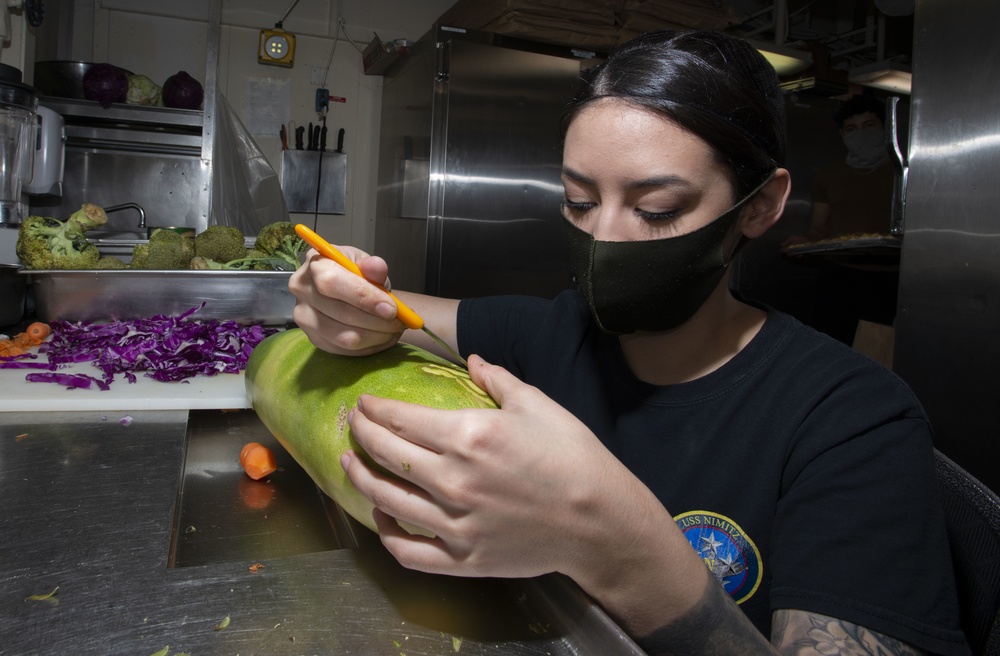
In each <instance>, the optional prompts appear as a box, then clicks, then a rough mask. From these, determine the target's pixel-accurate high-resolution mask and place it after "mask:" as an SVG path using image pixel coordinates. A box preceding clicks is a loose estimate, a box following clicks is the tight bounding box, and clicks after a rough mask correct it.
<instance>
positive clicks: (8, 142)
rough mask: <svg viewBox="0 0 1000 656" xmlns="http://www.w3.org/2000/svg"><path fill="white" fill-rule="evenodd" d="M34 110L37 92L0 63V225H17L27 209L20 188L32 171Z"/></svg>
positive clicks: (13, 70)
mask: <svg viewBox="0 0 1000 656" xmlns="http://www.w3.org/2000/svg"><path fill="white" fill-rule="evenodd" d="M37 110H38V92H37V91H35V89H33V88H32V87H30V86H28V85H27V84H24V83H22V82H21V72H20V71H19V70H17V69H16V68H13V67H11V66H6V65H2V64H0V226H12V225H19V224H20V223H21V220H22V219H24V216H25V213H26V211H27V204H26V203H24V202H23V201H22V199H21V192H22V187H23V186H24V185H25V184H26V183H29V182H31V179H32V175H33V167H34V151H35V148H34V146H35V125H36V121H37V118H36V116H37Z"/></svg>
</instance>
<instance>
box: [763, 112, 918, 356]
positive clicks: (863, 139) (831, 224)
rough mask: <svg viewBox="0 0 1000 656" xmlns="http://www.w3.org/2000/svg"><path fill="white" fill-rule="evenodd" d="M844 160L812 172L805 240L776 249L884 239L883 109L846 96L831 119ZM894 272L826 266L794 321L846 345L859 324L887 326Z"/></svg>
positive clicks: (887, 209)
mask: <svg viewBox="0 0 1000 656" xmlns="http://www.w3.org/2000/svg"><path fill="white" fill-rule="evenodd" d="M834 121H835V122H836V123H837V126H838V129H839V131H840V136H841V138H842V139H843V142H844V146H845V148H846V149H847V154H846V157H845V158H844V159H843V160H841V161H837V162H834V163H833V164H831V165H829V166H827V167H826V168H824V169H822V170H820V171H819V172H818V173H817V174H816V179H815V181H814V184H813V198H812V201H813V206H812V214H811V216H810V219H809V228H808V229H807V231H806V233H805V234H802V235H792V236H791V237H789V238H788V239H786V240H785V241H784V242H783V243H782V245H781V246H782V248H788V247H790V246H796V245H799V244H804V243H809V242H813V241H819V240H821V239H828V238H833V237H844V236H860V235H862V234H866V235H872V234H879V235H888V234H889V227H890V223H891V220H892V189H893V185H894V176H895V170H894V168H893V166H892V162H891V160H890V156H889V150H888V148H887V147H886V143H885V106H884V104H883V103H882V102H880V101H879V100H877V99H875V98H874V97H873V96H866V95H861V96H852V97H851V98H850V99H849V100H847V101H846V102H844V104H843V105H841V107H840V108H839V109H838V110H837V112H836V113H835V114H834ZM898 286H899V275H898V273H897V272H896V271H889V270H875V269H849V268H846V267H841V266H837V265H830V266H828V267H826V268H824V269H822V270H821V271H819V273H818V274H817V282H816V292H815V295H814V298H813V299H812V300H813V302H814V304H813V305H812V307H810V308H807V309H804V310H803V311H802V313H801V314H800V315H799V316H800V318H801V319H802V320H803V321H805V322H806V323H808V324H809V325H811V326H813V327H814V328H817V329H819V330H822V331H823V332H826V333H827V334H829V335H831V336H832V337H834V338H836V339H838V340H840V341H842V342H844V343H846V344H850V343H852V341H853V340H854V337H855V331H856V329H857V326H858V322H859V321H860V320H865V321H871V322H874V323H878V324H884V325H892V323H893V321H894V319H895V316H896V304H897V296H898V293H897V292H898Z"/></svg>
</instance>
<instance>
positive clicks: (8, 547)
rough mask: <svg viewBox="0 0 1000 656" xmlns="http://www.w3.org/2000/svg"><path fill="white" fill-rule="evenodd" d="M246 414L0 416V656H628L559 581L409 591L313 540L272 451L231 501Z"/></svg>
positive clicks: (364, 536) (306, 509) (319, 513)
mask: <svg viewBox="0 0 1000 656" xmlns="http://www.w3.org/2000/svg"><path fill="white" fill-rule="evenodd" d="M249 415H250V416H249V417H248V416H247V411H244V412H243V413H222V412H219V411H197V412H192V413H189V412H188V411H145V412H134V413H128V414H126V413H123V412H114V413H110V412H101V411H94V412H79V413H76V412H72V413H71V412H65V413H38V412H30V413H17V412H7V413H0V499H2V504H3V510H2V513H0V654H2V655H7V654H10V655H14V654H17V655H21V654H51V653H73V654H78V655H82V654H102V655H103V654H128V655H130V656H135V655H137V654H138V655H143V654H153V653H155V652H157V651H159V650H161V649H162V648H164V647H166V646H168V645H169V647H170V653H171V654H176V653H180V652H187V653H189V654H193V655H196V656H202V655H204V654H244V655H246V654H364V655H367V654H376V655H377V654H387V655H391V656H399V655H401V654H406V655H407V656H414V655H417V654H453V653H456V652H458V653H460V654H461V655H463V656H468V655H470V654H472V655H475V654H524V655H529V654H539V655H542V654H602V655H608V656H611V655H614V654H641V653H642V652H641V651H640V650H638V648H637V647H635V645H634V644H633V643H632V642H631V641H630V640H629V639H628V637H627V636H625V635H624V634H623V633H622V632H621V631H620V630H619V629H618V628H617V627H616V626H615V625H614V624H613V623H612V622H611V621H610V620H609V619H608V618H607V616H605V615H604V614H603V613H602V612H601V611H600V609H598V608H597V607H596V606H595V605H593V604H592V603H591V602H590V601H589V600H588V599H587V598H586V597H585V596H584V595H582V594H581V593H580V591H579V589H578V588H576V587H575V586H574V585H573V584H571V583H569V582H567V581H565V580H564V579H562V578H558V577H554V576H553V577H542V578H539V579H533V580H512V581H505V580H493V579H485V580H484V579H460V578H452V577H445V576H434V575H428V574H422V573H418V572H412V571H409V570H405V569H403V568H402V567H400V566H399V564H398V563H396V562H395V560H394V559H393V558H392V557H391V556H389V555H388V553H387V552H385V550H384V549H383V548H382V547H381V545H380V544H379V543H378V541H377V540H372V539H371V538H372V537H373V536H372V535H371V534H370V533H366V532H365V529H360V533H359V534H358V535H357V536H355V537H354V538H350V535H351V531H352V530H354V529H351V528H350V527H348V528H349V530H348V531H347V532H346V533H344V532H343V530H342V529H343V527H340V529H337V528H336V527H334V528H333V532H334V533H338V534H340V535H339V537H336V538H330V537H329V536H324V534H323V531H324V521H323V517H324V513H330V509H329V504H327V502H326V501H324V500H322V499H319V498H318V497H317V494H318V493H317V491H316V490H315V489H314V488H312V487H310V486H308V485H305V486H303V485H302V484H301V477H302V476H304V473H303V472H302V471H301V469H299V468H298V466H297V465H296V464H295V463H294V462H292V461H290V459H288V457H287V455H286V454H284V453H283V452H281V451H280V450H276V455H278V457H279V466H280V467H281V469H279V472H278V473H277V474H278V475H273V476H272V477H271V478H273V479H274V480H273V481H270V482H264V483H260V485H264V486H271V487H264V488H257V489H253V488H250V489H245V488H246V484H247V483H246V482H247V481H249V479H247V478H246V477H245V476H243V475H242V474H241V472H240V470H239V468H238V467H239V466H238V463H235V462H234V458H233V446H234V445H238V444H242V443H243V442H245V441H249V440H251V439H255V440H266V439H268V438H269V437H270V436H269V435H266V434H262V433H261V432H260V430H259V428H258V427H257V426H258V425H259V422H258V423H257V424H255V423H254V422H255V420H256V417H254V416H252V413H249ZM129 418H131V422H130V421H129ZM278 449H280V447H278ZM236 453H238V449H237V450H236ZM295 481H298V482H295ZM241 482H242V485H243V488H241ZM310 499H311V500H310ZM328 516H329V517H331V518H333V519H332V520H331V523H330V526H333V525H334V524H336V523H337V521H340V520H337V519H336V517H337V514H336V513H335V512H334V513H331V514H329V515H328ZM340 519H341V520H342V519H343V518H340ZM343 535H347V536H348V538H350V539H348V540H347V542H348V543H351V544H347V548H338V547H344V546H345V545H344V544H342V538H343ZM352 542H353V543H352ZM257 563H259V564H260V565H262V567H259V568H254V567H253V566H254V565H255V564H257ZM254 570H256V571H254ZM53 590H57V591H56V592H55V594H54V595H52V596H50V597H48V598H32V597H44V596H45V595H48V594H49V593H51V592H52V591H53ZM226 618H229V621H228V625H227V626H225V627H224V628H221V627H222V624H223V622H224V620H225V619H226Z"/></svg>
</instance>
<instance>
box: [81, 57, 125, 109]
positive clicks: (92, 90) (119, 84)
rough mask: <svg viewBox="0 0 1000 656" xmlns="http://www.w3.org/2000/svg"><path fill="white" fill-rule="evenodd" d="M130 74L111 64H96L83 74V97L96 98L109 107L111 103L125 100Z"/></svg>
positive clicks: (104, 106)
mask: <svg viewBox="0 0 1000 656" xmlns="http://www.w3.org/2000/svg"><path fill="white" fill-rule="evenodd" d="M127 95H128V76H127V75H126V74H125V71H123V70H122V69H120V68H118V67H117V66H112V65H111V64H94V65H93V66H91V67H90V68H88V69H87V72H86V73H84V75H83V97H84V98H86V99H87V100H96V101H97V102H99V103H100V104H101V107H103V108H104V109H107V108H108V107H110V106H111V103H120V102H125V98H126V96H127Z"/></svg>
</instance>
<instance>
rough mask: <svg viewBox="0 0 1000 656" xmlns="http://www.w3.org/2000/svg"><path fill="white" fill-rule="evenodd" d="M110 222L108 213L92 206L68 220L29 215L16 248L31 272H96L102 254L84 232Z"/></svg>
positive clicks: (88, 205)
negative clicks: (34, 270) (65, 270)
mask: <svg viewBox="0 0 1000 656" xmlns="http://www.w3.org/2000/svg"><path fill="white" fill-rule="evenodd" d="M107 222H108V215H107V214H105V212H104V210H103V209H102V208H100V207H98V206H97V205H93V204H91V203H85V204H84V205H83V206H82V207H81V208H80V209H79V210H77V211H76V212H74V213H73V215H72V216H70V217H69V218H68V219H66V220H65V221H60V220H59V219H55V218H52V217H47V216H29V217H28V218H27V219H25V220H24V222H23V223H22V224H21V227H20V229H19V230H18V235H17V245H16V246H15V247H14V248H15V251H16V252H17V256H18V257H19V258H20V259H21V263H22V264H24V266H25V267H27V268H29V269H92V268H94V266H95V265H96V264H97V261H98V260H99V259H100V258H101V254H100V252H99V251H98V250H97V246H95V245H94V244H92V243H91V242H90V241H89V240H88V239H87V237H86V235H85V234H84V233H85V232H86V231H87V230H91V229H93V228H96V227H98V226H102V225H104V224H106V223H107Z"/></svg>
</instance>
